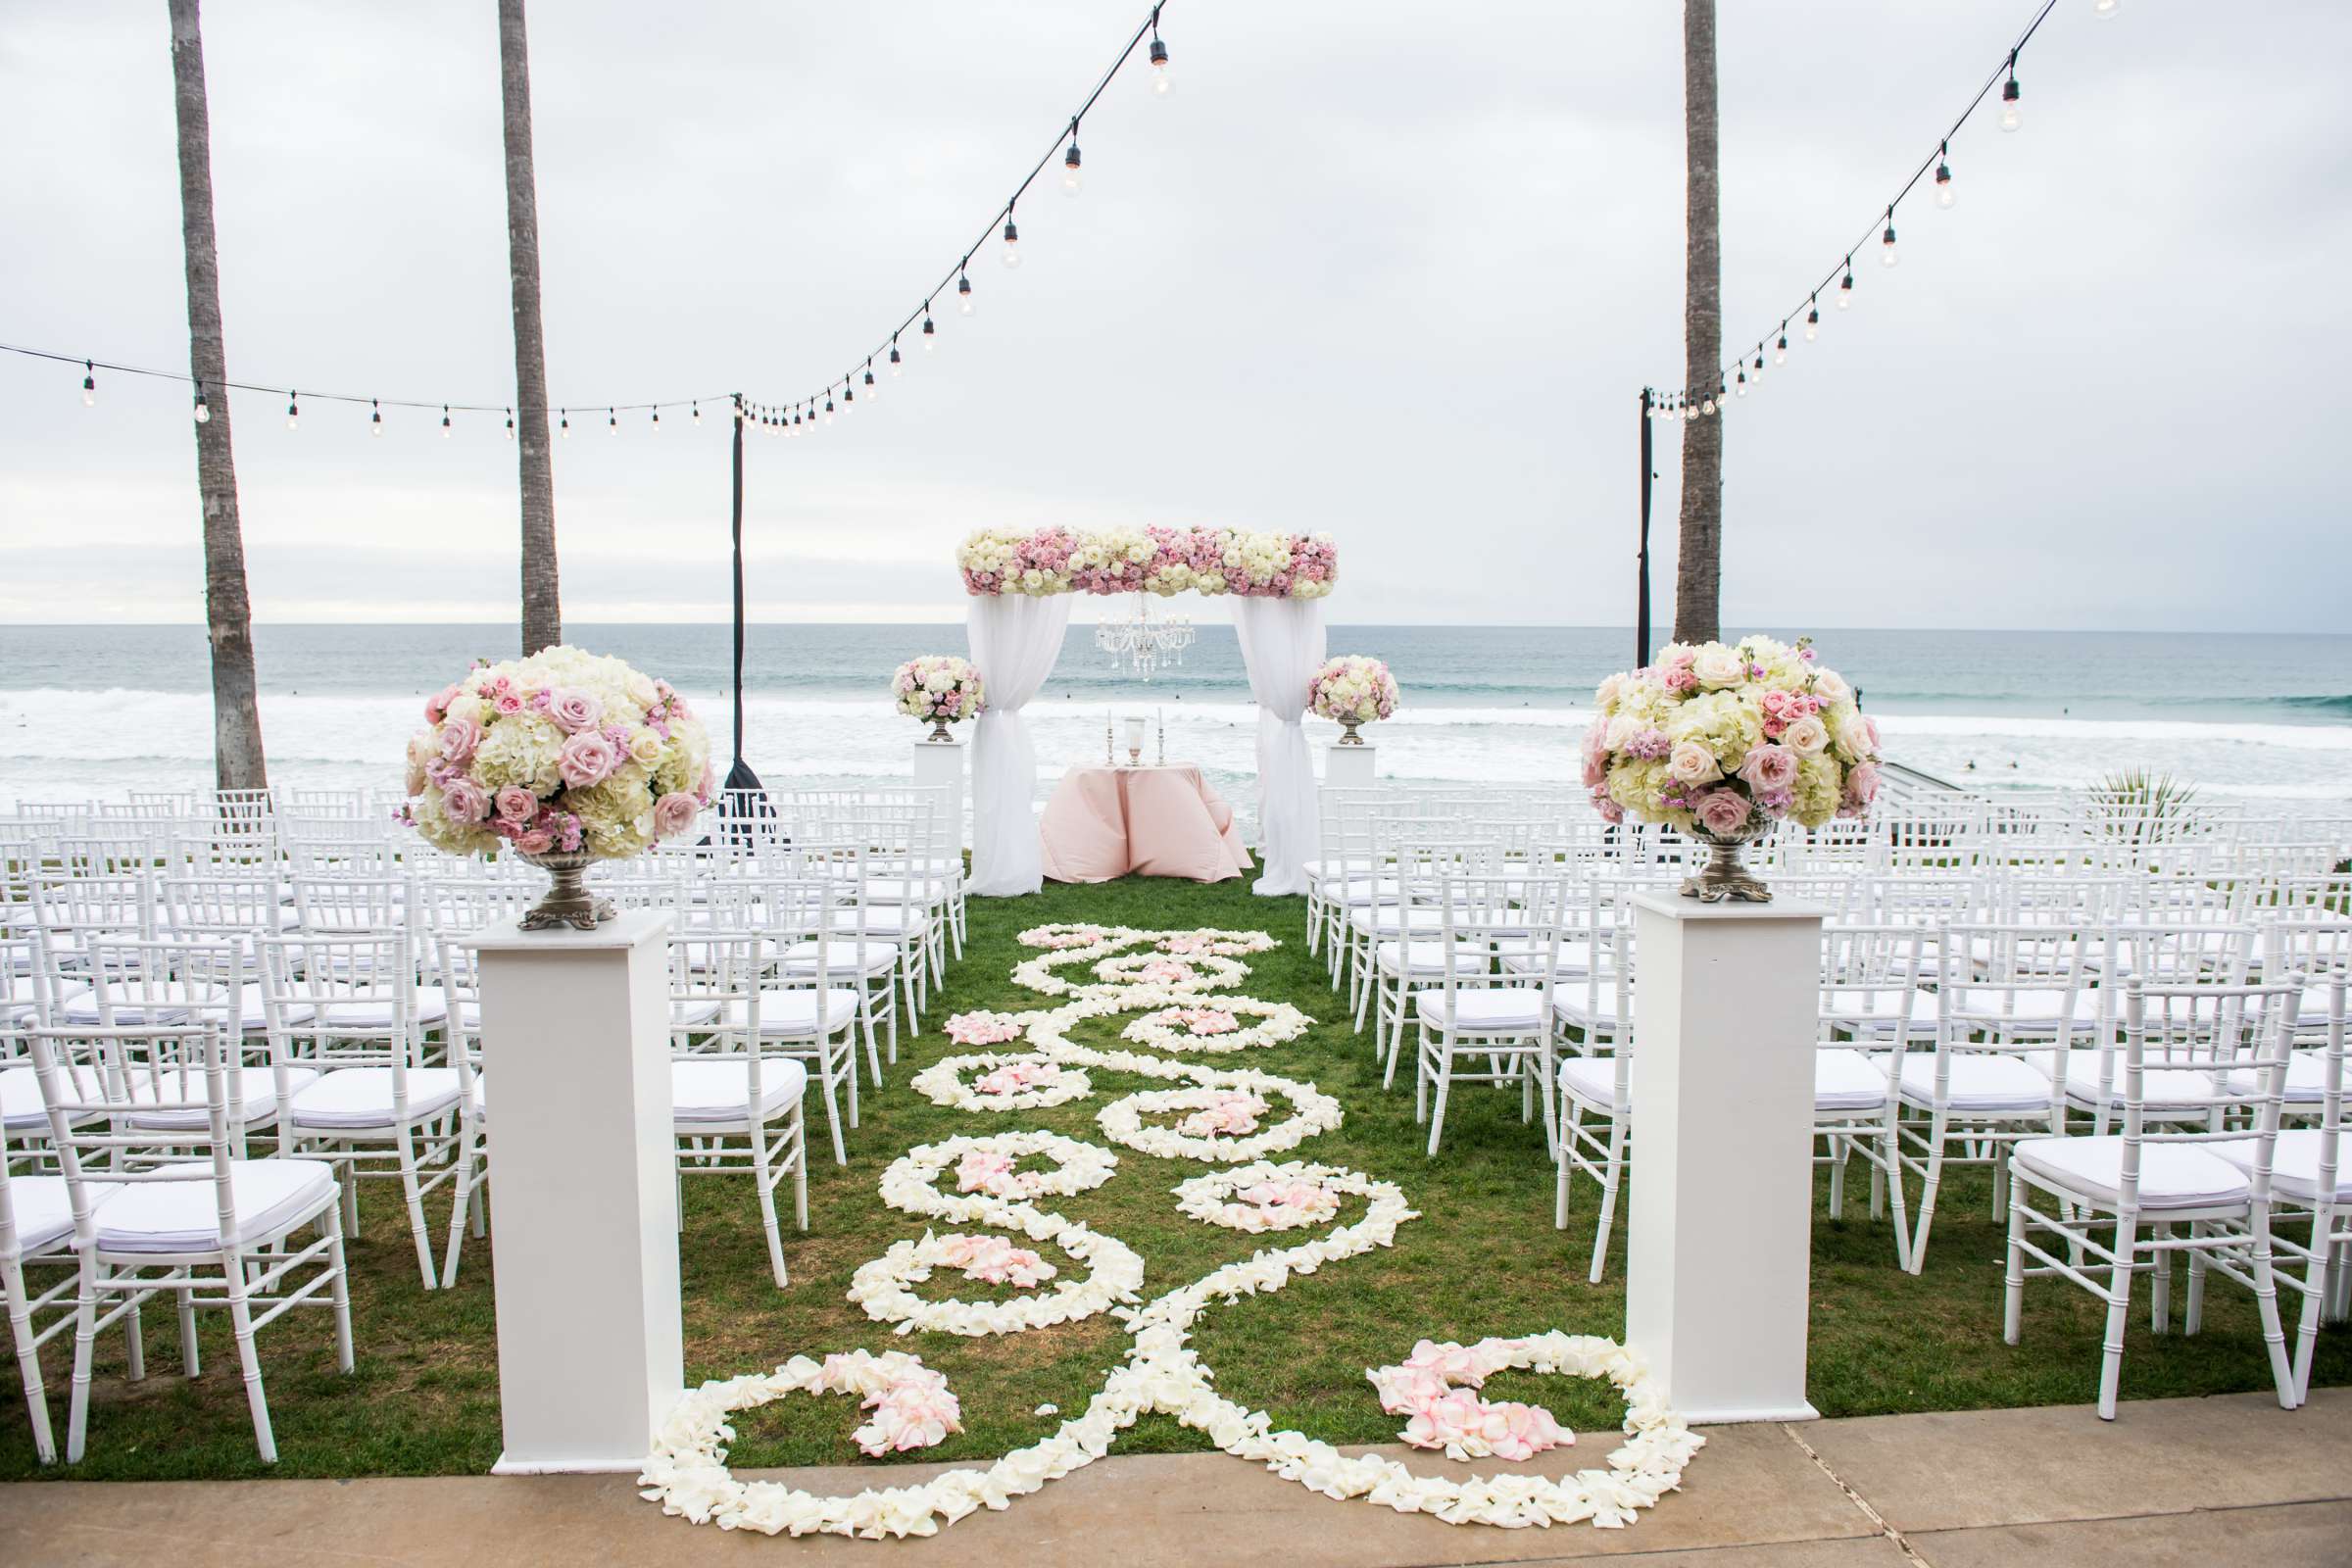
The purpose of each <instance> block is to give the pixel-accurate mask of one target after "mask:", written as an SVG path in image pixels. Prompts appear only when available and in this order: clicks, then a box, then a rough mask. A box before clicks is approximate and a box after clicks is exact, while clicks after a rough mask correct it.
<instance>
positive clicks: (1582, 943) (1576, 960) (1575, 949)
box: [1496, 937, 1593, 980]
mask: <svg viewBox="0 0 2352 1568" xmlns="http://www.w3.org/2000/svg"><path fill="white" fill-rule="evenodd" d="M1496 946H1497V948H1498V949H1499V950H1500V952H1501V953H1502V966H1503V967H1504V968H1505V969H1508V970H1510V971H1511V972H1512V973H1513V974H1532V973H1535V972H1538V971H1540V970H1541V969H1542V968H1543V966H1544V959H1543V956H1542V955H1541V954H1530V953H1528V951H1527V945H1526V944H1525V943H1524V942H1522V943H1520V944H1518V945H1517V946H1516V948H1514V946H1513V944H1512V943H1511V941H1510V940H1509V939H1508V938H1505V939H1504V940H1503V941H1501V942H1499V943H1497V944H1496ZM1592 972H1593V939H1592V938H1591V937H1562V938H1561V939H1560V951H1559V956H1558V957H1557V959H1556V960H1555V961H1554V963H1553V965H1552V973H1554V974H1558V975H1574V976H1575V977H1576V978H1577V979H1579V980H1582V979H1583V978H1584V977H1585V976H1586V975H1588V974H1591V973H1592Z"/></svg>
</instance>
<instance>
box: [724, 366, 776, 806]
mask: <svg viewBox="0 0 2352 1568" xmlns="http://www.w3.org/2000/svg"><path fill="white" fill-rule="evenodd" d="M734 469H735V475H734V477H735V496H734V506H733V509H732V512H731V515H730V518H729V523H730V532H731V533H732V535H733V538H734V547H735V765H734V766H732V767H730V768H728V769H727V787H726V794H725V798H724V800H723V801H722V803H721V805H720V808H719V815H720V819H721V821H722V822H723V821H724V820H725V819H726V818H727V817H728V816H730V815H736V814H740V815H741V816H743V817H752V816H765V815H768V814H769V808H768V805H767V795H766V792H765V791H764V790H763V789H762V788H761V787H760V775H759V774H757V773H755V772H753V771H752V764H751V763H749V762H747V761H745V760H743V402H742V400H741V399H737V400H736V404H735V451H734ZM750 832H751V828H750V826H749V824H748V823H737V824H733V825H731V826H730V827H729V828H728V834H729V837H730V838H732V839H738V840H741V841H745V842H748V839H749V835H750Z"/></svg>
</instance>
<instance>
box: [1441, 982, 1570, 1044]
mask: <svg viewBox="0 0 2352 1568" xmlns="http://www.w3.org/2000/svg"><path fill="white" fill-rule="evenodd" d="M1413 1007H1414V1010H1415V1011H1417V1012H1418V1013H1419V1014H1420V1015H1421V1016H1422V1017H1423V1018H1425V1019H1427V1020H1429V1021H1430V1022H1431V1023H1433V1024H1436V1025H1438V1026H1439V1027H1441V1028H1445V1029H1447V1030H1449V1031H1452V1032H1454V1033H1457V1034H1469V1035H1475V1034H1485V1033H1489V1032H1495V1033H1505V1034H1523V1033H1528V1032H1531V1031H1534V1030H1538V1029H1542V1028H1544V993H1543V992H1542V991H1539V990H1535V989H1532V988H1528V987H1522V986H1485V987H1480V988H1478V989H1475V990H1469V991H1456V992H1455V993H1454V994H1453V1010H1452V1012H1451V1013H1450V1014H1448V1013H1447V1011H1446V993H1445V992H1443V991H1416V992H1414V993H1413Z"/></svg>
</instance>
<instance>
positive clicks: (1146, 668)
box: [1095, 594, 1193, 680]
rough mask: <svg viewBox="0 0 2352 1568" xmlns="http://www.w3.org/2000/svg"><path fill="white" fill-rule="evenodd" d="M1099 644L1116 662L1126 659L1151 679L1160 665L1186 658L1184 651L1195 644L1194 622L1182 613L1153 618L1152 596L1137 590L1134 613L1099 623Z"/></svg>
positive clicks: (1097, 630)
mask: <svg viewBox="0 0 2352 1568" xmlns="http://www.w3.org/2000/svg"><path fill="white" fill-rule="evenodd" d="M1095 646H1096V647H1097V648H1100V649H1101V650H1102V651H1103V652H1104V653H1105V654H1108V655H1109V656H1110V660H1111V662H1112V663H1114V664H1116V663H1118V662H1120V661H1122V660H1124V661H1125V662H1126V664H1127V667H1128V668H1130V669H1132V670H1134V671H1135V673H1136V674H1137V675H1138V676H1139V677H1140V678H1142V679H1144V680H1150V679H1151V678H1152V672H1153V671H1154V670H1156V669H1158V668H1159V667H1160V665H1162V664H1182V663H1183V662H1184V651H1185V650H1186V649H1187V648H1190V647H1192V646H1193V623H1192V621H1191V620H1189V619H1188V618H1186V617H1185V616H1182V615H1171V616H1169V617H1167V618H1166V619H1164V620H1153V619H1152V599H1151V596H1150V595H1148V594H1137V595H1136V596H1135V614H1134V617H1133V618H1132V619H1128V620H1106V621H1103V622H1102V623H1101V624H1099V625H1098V626H1096V627H1095Z"/></svg>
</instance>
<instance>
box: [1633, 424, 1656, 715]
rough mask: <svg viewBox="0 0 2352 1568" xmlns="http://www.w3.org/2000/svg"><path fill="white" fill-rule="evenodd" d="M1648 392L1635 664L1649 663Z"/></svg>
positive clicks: (1638, 553) (1637, 575)
mask: <svg viewBox="0 0 2352 1568" xmlns="http://www.w3.org/2000/svg"><path fill="white" fill-rule="evenodd" d="M1649 410H1650V392H1649V388H1647V387H1643V388H1642V542H1641V547H1640V549H1639V550H1638V551H1637V552H1636V554H1635V561H1636V580H1637V583H1638V586H1637V588H1636V591H1635V594H1636V598H1635V611H1634V667H1636V668H1637V669H1639V668H1640V667H1642V665H1644V664H1646V663H1648V662H1649V481H1650V479H1651V478H1652V477H1653V475H1652V474H1651V472H1650V466H1649V465H1650V455H1649V442H1650V428H1649V427H1650V424H1651V422H1652V421H1651V419H1650V417H1649Z"/></svg>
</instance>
